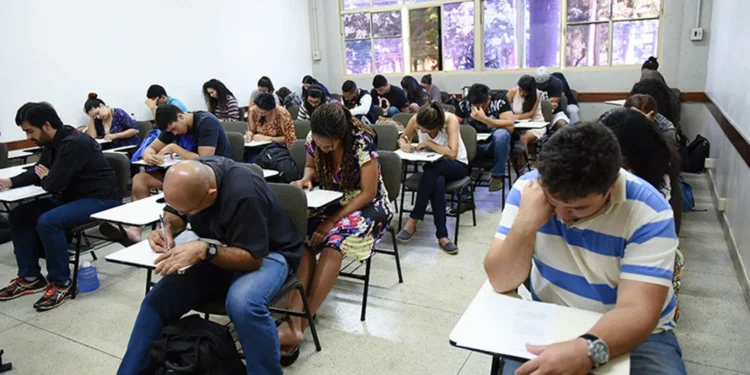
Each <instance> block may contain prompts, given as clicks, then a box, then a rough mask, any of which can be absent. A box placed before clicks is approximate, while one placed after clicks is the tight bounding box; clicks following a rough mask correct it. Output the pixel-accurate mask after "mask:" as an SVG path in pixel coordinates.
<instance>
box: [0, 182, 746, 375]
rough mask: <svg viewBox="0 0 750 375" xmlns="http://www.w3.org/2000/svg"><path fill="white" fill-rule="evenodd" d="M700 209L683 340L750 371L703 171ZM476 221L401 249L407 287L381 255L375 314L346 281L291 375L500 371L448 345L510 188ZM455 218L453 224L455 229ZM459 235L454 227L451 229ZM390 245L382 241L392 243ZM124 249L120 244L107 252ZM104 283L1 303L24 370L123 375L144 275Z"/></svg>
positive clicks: (373, 293) (711, 370) (1, 334)
mask: <svg viewBox="0 0 750 375" xmlns="http://www.w3.org/2000/svg"><path fill="white" fill-rule="evenodd" d="M687 180H688V182H689V183H691V184H692V185H693V188H694V191H695V198H696V206H697V208H699V209H701V208H706V209H709V210H708V211H706V212H691V213H687V214H685V217H684V219H683V233H682V251H683V252H684V254H685V258H686V266H685V276H684V280H683V288H682V304H681V314H682V317H681V320H680V322H679V324H678V328H679V329H678V331H677V332H678V337H679V340H680V342H681V344H682V348H683V353H684V358H685V361H686V362H687V366H688V372H689V373H690V374H750V366H748V365H747V363H748V361H747V353H748V349H747V348H748V346H749V344H750V311H749V310H748V308H747V306H746V305H745V303H744V301H743V299H742V296H741V290H740V286H739V283H738V282H737V278H736V275H735V272H734V269H733V266H732V262H731V259H730V258H729V254H728V250H727V247H726V244H725V242H724V238H723V236H722V233H721V228H720V227H719V223H718V221H717V219H716V215H715V214H714V212H713V207H711V201H710V198H709V194H708V188H707V183H706V181H705V179H704V177H703V176H688V178H687ZM478 200H479V203H480V204H479V209H478V210H479V212H478V217H477V226H476V227H472V226H471V222H470V216H469V215H466V216H464V220H463V221H462V225H461V235H460V243H459V245H460V249H461V250H460V253H459V254H458V255H457V256H449V255H446V254H443V253H442V252H440V251H439V250H438V249H437V246H436V241H435V239H434V236H433V232H434V229H433V228H432V223H431V222H429V221H428V222H425V223H423V224H422V225H421V227H420V230H421V232H419V233H418V234H417V235H416V236H415V238H414V240H413V241H412V242H411V243H409V244H408V245H403V246H401V248H400V250H401V256H402V258H401V261H402V267H403V272H404V283H403V284H398V282H397V276H396V269H395V263H394V261H393V258H392V257H388V256H381V255H378V256H376V257H375V258H374V260H373V265H372V278H371V280H372V284H371V289H370V299H369V303H368V310H367V321H366V322H360V321H359V311H360V301H361V286H360V284H359V283H354V282H347V281H340V282H338V284H337V285H336V287H335V289H334V291H333V293H332V294H331V295H330V296H329V298H328V300H327V301H326V303H325V304H324V305H323V307H322V308H321V310H320V311H319V312H318V320H317V324H318V329H319V335H320V338H321V340H322V344H323V351H322V352H320V353H316V352H315V350H314V346H313V344H312V339H311V338H310V337H309V335H308V340H307V341H306V342H305V344H304V345H303V347H302V354H301V356H300V358H299V360H298V361H297V363H296V364H294V365H293V366H291V367H289V368H288V369H287V374H291V375H295V374H306V375H314V374H324V375H328V374H410V375H411V374H446V375H454V374H461V375H468V374H486V373H487V372H489V365H490V359H489V357H487V356H485V355H480V354H471V353H469V352H468V351H465V350H461V349H457V348H453V347H451V346H450V345H449V344H448V334H449V333H450V331H451V329H452V328H453V326H454V325H455V324H456V322H457V321H458V319H459V317H460V316H461V313H462V312H463V310H464V309H465V308H466V306H467V305H468V304H469V302H470V301H471V299H472V298H473V296H474V295H475V293H476V292H477V290H478V289H479V287H480V286H481V285H482V283H483V282H484V280H485V274H484V270H483V268H482V259H483V257H484V254H485V252H486V250H487V246H488V244H489V243H490V240H491V239H492V235H493V233H494V230H495V226H496V225H497V222H498V220H499V217H500V209H499V205H500V203H499V195H498V194H489V193H487V191H486V189H480V193H479V196H478ZM452 223H453V222H452V221H450V220H449V225H452ZM450 230H451V232H452V228H451V229H450ZM388 244H390V241H389V240H385V241H384V242H383V246H388ZM117 249H119V247H115V246H112V247H110V248H108V249H106V250H105V251H102V252H100V253H99V256H100V259H101V258H103V256H104V255H106V254H108V253H110V252H112V251H115V250H117ZM95 265H96V266H97V267H98V269H99V277H100V280H101V283H102V287H101V288H100V289H99V290H97V291H95V292H93V293H91V294H83V295H81V296H80V297H79V298H78V299H76V300H75V301H72V302H68V303H66V304H65V305H64V306H62V307H60V308H58V309H56V310H53V311H49V312H46V313H37V312H35V311H34V310H33V309H32V307H31V305H32V304H33V303H34V301H35V299H36V297H24V298H20V299H18V300H15V301H11V302H4V303H0V348H2V349H5V352H6V354H5V355H4V360H6V361H12V362H13V364H14V370H13V371H12V372H11V373H10V374H13V375H20V374H24V375H28V374H53V373H54V374H112V373H114V372H115V370H116V368H117V366H118V363H119V360H120V358H121V357H122V355H123V351H124V349H125V345H126V343H127V339H128V336H129V334H130V329H131V327H132V325H133V321H134V319H135V316H136V313H137V311H138V307H139V304H140V301H141V299H142V298H143V292H144V290H143V288H144V280H145V274H144V272H143V271H139V270H135V269H132V268H128V267H124V266H119V265H115V264H110V263H106V262H104V261H102V260H99V261H97V262H95ZM15 272H16V267H15V260H14V257H13V252H12V248H11V246H10V245H9V244H6V245H2V246H0V281H2V282H5V281H7V280H10V279H11V278H13V277H14V276H15Z"/></svg>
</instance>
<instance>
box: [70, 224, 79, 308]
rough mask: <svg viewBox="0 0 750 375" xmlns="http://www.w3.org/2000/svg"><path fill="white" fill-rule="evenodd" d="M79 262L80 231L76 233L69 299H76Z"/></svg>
mask: <svg viewBox="0 0 750 375" xmlns="http://www.w3.org/2000/svg"><path fill="white" fill-rule="evenodd" d="M80 261H81V231H79V232H78V233H76V255H75V260H74V261H73V282H72V283H71V284H70V287H71V288H73V293H72V295H71V297H70V298H71V299H76V295H78V263H79V262H80Z"/></svg>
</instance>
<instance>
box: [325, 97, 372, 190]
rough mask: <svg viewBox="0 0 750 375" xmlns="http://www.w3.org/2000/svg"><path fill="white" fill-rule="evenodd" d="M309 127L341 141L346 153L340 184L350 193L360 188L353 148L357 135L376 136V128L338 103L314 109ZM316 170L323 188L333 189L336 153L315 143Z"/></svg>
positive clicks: (342, 162) (342, 161)
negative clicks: (368, 125) (324, 149)
mask: <svg viewBox="0 0 750 375" xmlns="http://www.w3.org/2000/svg"><path fill="white" fill-rule="evenodd" d="M310 130H312V133H313V134H315V135H318V136H321V137H326V138H330V139H331V140H341V147H342V148H343V149H344V156H343V157H342V159H341V184H340V188H341V190H342V191H344V192H347V191H351V190H354V189H356V188H357V186H358V185H359V181H358V178H357V174H358V173H359V160H358V159H357V154H356V151H355V148H354V141H355V138H356V137H357V136H359V135H361V134H363V133H366V134H369V135H370V136H373V135H374V133H373V131H372V130H371V129H370V128H368V127H367V126H365V125H364V124H362V123H361V122H360V121H359V120H357V119H356V118H355V117H353V116H352V114H351V112H349V110H348V109H346V108H344V107H342V106H340V105H338V104H335V103H326V104H323V105H321V106H320V107H318V108H316V109H315V112H313V114H312V117H311V118H310ZM315 170H316V171H317V172H318V181H319V182H320V184H321V185H322V186H323V188H325V189H328V190H331V189H333V188H334V184H335V181H334V174H335V173H336V167H335V166H334V165H333V155H332V154H331V153H325V152H323V150H321V149H320V147H318V146H317V145H316V146H315Z"/></svg>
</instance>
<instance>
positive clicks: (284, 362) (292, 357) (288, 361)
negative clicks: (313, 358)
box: [279, 345, 299, 367]
mask: <svg viewBox="0 0 750 375" xmlns="http://www.w3.org/2000/svg"><path fill="white" fill-rule="evenodd" d="M297 358H299V345H297V346H295V347H294V349H292V351H291V352H290V353H289V354H287V355H282V356H281V360H280V361H279V363H280V364H281V367H287V366H291V365H292V364H293V363H294V362H296V361H297Z"/></svg>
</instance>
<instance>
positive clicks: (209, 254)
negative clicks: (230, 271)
mask: <svg viewBox="0 0 750 375" xmlns="http://www.w3.org/2000/svg"><path fill="white" fill-rule="evenodd" d="M211 249H213V251H211ZM218 255H219V248H218V247H216V245H214V244H212V243H209V244H208V246H207V247H206V259H204V260H203V261H204V262H210V261H212V260H214V258H216V257H217V256H218Z"/></svg>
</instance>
